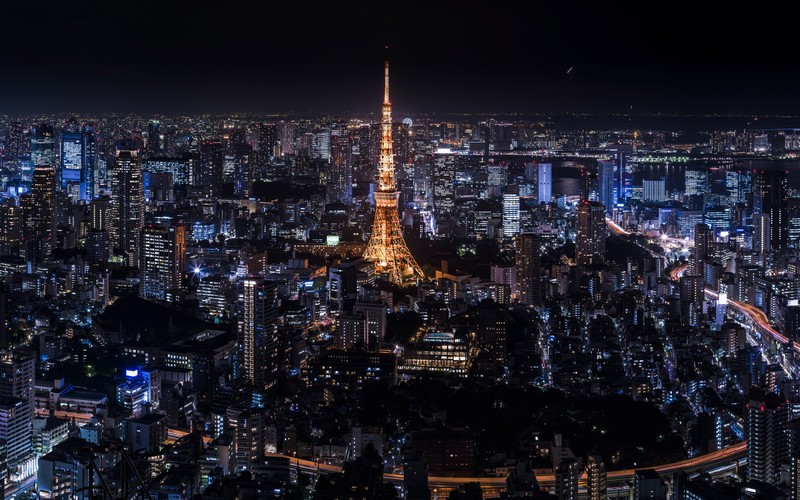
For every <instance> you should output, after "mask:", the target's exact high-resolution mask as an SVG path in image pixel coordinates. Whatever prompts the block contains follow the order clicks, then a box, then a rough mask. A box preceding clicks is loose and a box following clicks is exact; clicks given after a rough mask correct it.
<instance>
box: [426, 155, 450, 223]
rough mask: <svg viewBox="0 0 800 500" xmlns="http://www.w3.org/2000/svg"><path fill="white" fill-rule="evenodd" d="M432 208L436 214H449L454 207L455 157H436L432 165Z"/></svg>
mask: <svg viewBox="0 0 800 500" xmlns="http://www.w3.org/2000/svg"><path fill="white" fill-rule="evenodd" d="M431 170H432V175H433V208H434V210H436V212H437V213H439V214H443V213H446V212H449V211H450V210H452V209H453V207H455V181H456V157H455V156H452V155H438V156H436V157H435V158H434V164H433V165H432V169H431Z"/></svg>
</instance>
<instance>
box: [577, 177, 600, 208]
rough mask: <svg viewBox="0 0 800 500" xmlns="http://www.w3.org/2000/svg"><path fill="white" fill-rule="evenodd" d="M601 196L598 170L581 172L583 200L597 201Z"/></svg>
mask: <svg viewBox="0 0 800 500" xmlns="http://www.w3.org/2000/svg"><path fill="white" fill-rule="evenodd" d="M599 198H600V179H599V178H598V176H597V173H596V172H589V171H588V170H584V171H583V172H581V200H587V201H597V200H598V199H599Z"/></svg>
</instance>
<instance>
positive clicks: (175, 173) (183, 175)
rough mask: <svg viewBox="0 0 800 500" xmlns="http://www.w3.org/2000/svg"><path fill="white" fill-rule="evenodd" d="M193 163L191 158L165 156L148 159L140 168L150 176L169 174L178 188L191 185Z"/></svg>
mask: <svg viewBox="0 0 800 500" xmlns="http://www.w3.org/2000/svg"><path fill="white" fill-rule="evenodd" d="M194 166H195V161H194V159H192V158H191V157H187V158H170V157H165V156H156V157H150V158H148V159H147V161H146V162H145V163H144V166H143V167H142V168H143V170H144V171H146V172H150V173H152V174H171V175H172V182H173V183H174V184H176V185H178V186H189V185H191V184H192V172H193V168H194Z"/></svg>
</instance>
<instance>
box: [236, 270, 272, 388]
mask: <svg viewBox="0 0 800 500" xmlns="http://www.w3.org/2000/svg"><path fill="white" fill-rule="evenodd" d="M239 302H240V315H239V345H240V348H241V350H242V370H243V373H244V378H245V380H246V381H247V382H249V383H250V384H251V385H252V386H253V387H254V388H258V389H268V388H271V387H272V386H273V385H275V382H276V381H277V378H278V372H279V359H278V350H279V345H278V285H277V283H275V282H270V281H265V280H263V279H259V278H246V279H245V280H244V281H243V282H242V285H241V292H240V295H239Z"/></svg>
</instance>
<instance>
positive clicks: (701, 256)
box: [690, 224, 714, 275]
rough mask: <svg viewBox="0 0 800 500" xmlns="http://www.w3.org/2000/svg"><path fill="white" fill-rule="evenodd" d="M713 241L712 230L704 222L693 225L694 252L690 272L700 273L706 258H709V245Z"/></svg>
mask: <svg viewBox="0 0 800 500" xmlns="http://www.w3.org/2000/svg"><path fill="white" fill-rule="evenodd" d="M713 243H714V232H713V231H712V230H711V228H710V227H709V226H708V225H706V224H697V225H695V227H694V253H693V254H692V262H691V267H692V268H691V269H690V272H691V274H693V275H702V274H703V269H704V266H705V262H706V260H707V259H708V258H709V252H710V251H711V245H712V244H713Z"/></svg>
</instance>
